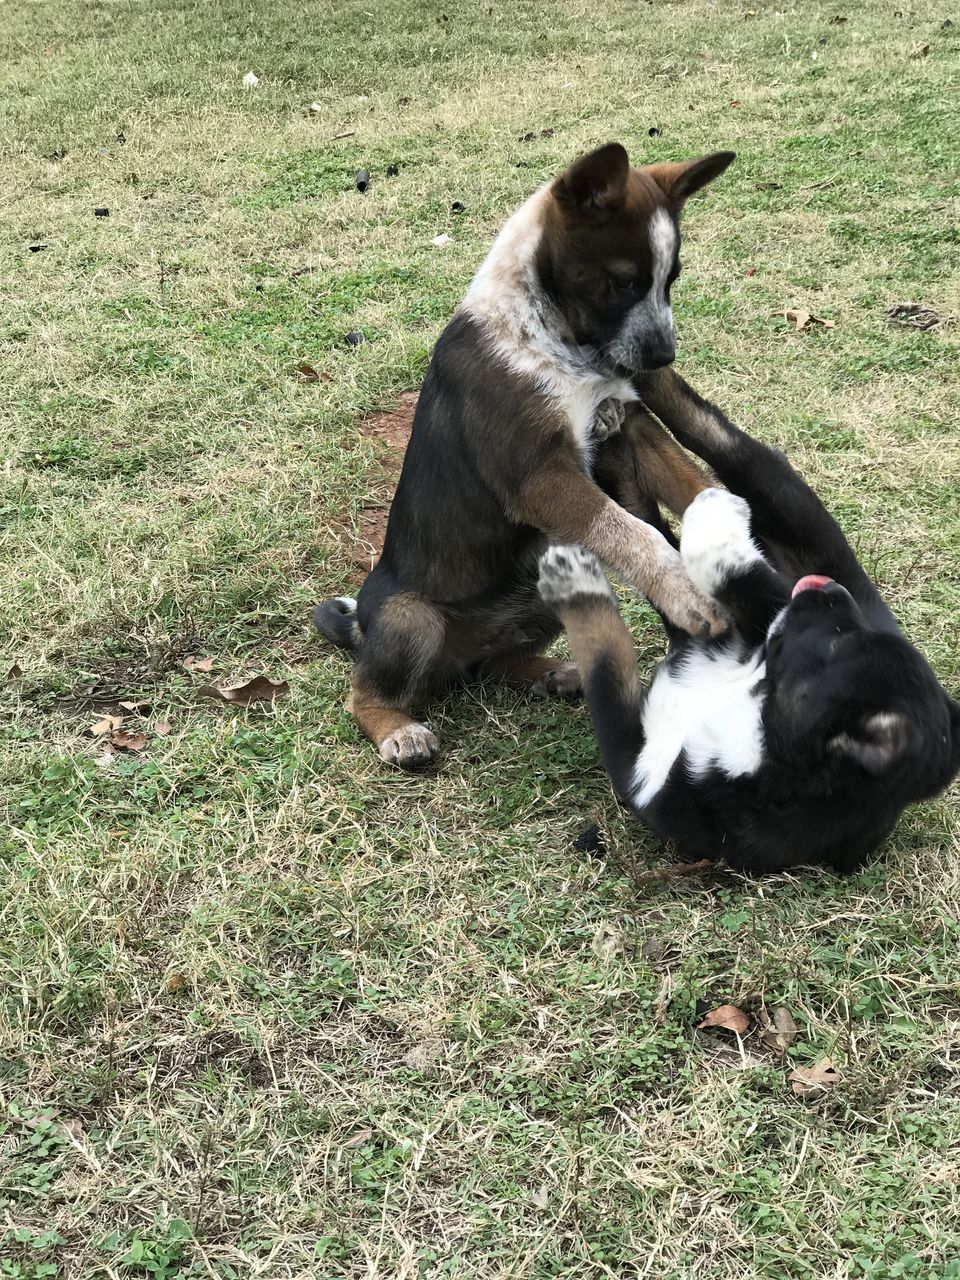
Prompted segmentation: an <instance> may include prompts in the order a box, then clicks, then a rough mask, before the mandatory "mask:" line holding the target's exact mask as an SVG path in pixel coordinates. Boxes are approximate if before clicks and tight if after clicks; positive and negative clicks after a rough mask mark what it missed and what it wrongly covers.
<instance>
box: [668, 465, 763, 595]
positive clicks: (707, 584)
mask: <svg viewBox="0 0 960 1280" xmlns="http://www.w3.org/2000/svg"><path fill="white" fill-rule="evenodd" d="M680 558H681V559H682V560H683V567H684V568H685V569H686V571H687V573H688V574H689V575H690V579H691V581H693V582H694V583H695V584H696V585H697V586H698V587H699V588H700V590H701V591H702V592H703V594H704V595H706V596H715V595H716V594H717V592H718V591H719V590H720V588H721V587H722V586H723V584H724V583H725V582H726V581H727V580H728V579H729V578H731V577H733V576H734V575H738V574H741V573H743V572H744V571H745V570H746V569H749V568H750V566H751V565H754V564H757V563H758V562H760V561H762V560H763V554H762V552H761V551H760V548H759V547H758V546H757V544H756V543H755V542H754V541H753V538H751V536H750V507H749V506H748V505H747V503H746V502H745V501H744V500H743V498H739V497H737V495H736V494H735V493H728V492H727V491H726V489H704V490H703V491H702V492H701V493H698V494H697V496H696V497H695V498H694V500H693V502H691V503H690V505H689V507H687V509H686V511H685V512H684V516H683V524H682V526H681V529H680Z"/></svg>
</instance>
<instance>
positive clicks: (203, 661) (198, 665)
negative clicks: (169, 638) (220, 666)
mask: <svg viewBox="0 0 960 1280" xmlns="http://www.w3.org/2000/svg"><path fill="white" fill-rule="evenodd" d="M215 662H216V658H194V657H190V658H184V660H183V665H184V666H185V667H186V668H187V670H188V671H212V670H213V664H214V663H215Z"/></svg>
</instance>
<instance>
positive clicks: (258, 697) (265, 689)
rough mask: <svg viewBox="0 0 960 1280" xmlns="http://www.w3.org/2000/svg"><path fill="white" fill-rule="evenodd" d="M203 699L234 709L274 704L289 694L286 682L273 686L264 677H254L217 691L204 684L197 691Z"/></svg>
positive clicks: (272, 683)
mask: <svg viewBox="0 0 960 1280" xmlns="http://www.w3.org/2000/svg"><path fill="white" fill-rule="evenodd" d="M198 692H199V693H200V695H201V696H202V697H204V698H215V699H216V700H217V701H218V702H228V703H230V704H231V705H232V706H235V707H249V706H250V705H251V703H254V702H274V701H275V700H276V699H277V698H282V697H283V696H284V695H285V694H287V693H289V692H290V686H289V685H288V684H287V682H286V680H281V681H280V682H279V683H278V684H274V682H273V681H272V680H268V679H267V677H266V676H254V677H253V679H252V680H247V681H245V682H244V683H243V684H233V685H227V686H226V688H223V689H218V688H216V687H215V686H214V685H212V684H205V685H204V686H203V688H202V689H200V690H198Z"/></svg>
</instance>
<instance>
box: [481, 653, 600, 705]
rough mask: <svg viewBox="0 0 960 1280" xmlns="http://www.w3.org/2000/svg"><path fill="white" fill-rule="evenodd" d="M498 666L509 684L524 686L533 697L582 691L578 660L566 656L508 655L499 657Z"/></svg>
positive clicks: (574, 694) (498, 671)
mask: <svg viewBox="0 0 960 1280" xmlns="http://www.w3.org/2000/svg"><path fill="white" fill-rule="evenodd" d="M495 670H496V673H497V675H499V676H500V677H501V679H503V680H505V681H506V682H507V684H519V685H523V686H525V687H526V689H527V692H528V693H529V694H530V697H531V698H549V697H560V698H573V697H575V696H576V695H577V694H578V693H582V691H583V683H582V681H581V679H580V672H579V670H578V669H577V664H576V663H575V662H567V661H565V660H564V659H563V658H548V657H544V656H543V655H542V654H534V655H533V656H530V657H522V658H518V657H512V658H511V657H505V658H500V659H499V660H498V661H497V663H496V667H495Z"/></svg>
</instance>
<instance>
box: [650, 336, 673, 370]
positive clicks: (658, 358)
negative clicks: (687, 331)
mask: <svg viewBox="0 0 960 1280" xmlns="http://www.w3.org/2000/svg"><path fill="white" fill-rule="evenodd" d="M676 358H677V344H676V343H675V342H674V340H673V338H662V339H661V340H660V341H659V342H657V343H655V344H654V345H653V346H652V347H651V348H650V352H649V355H648V357H647V365H648V367H649V368H651V369H662V368H663V367H664V365H668V364H673V362H674V360H676Z"/></svg>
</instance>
